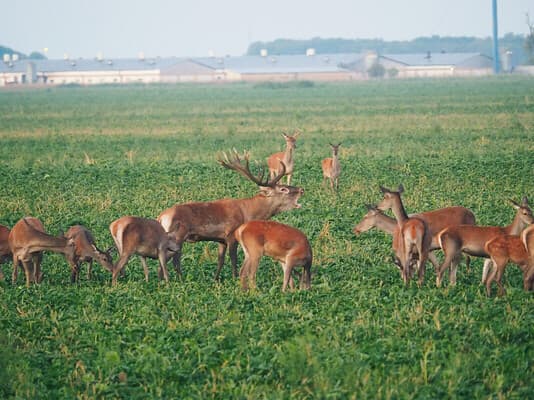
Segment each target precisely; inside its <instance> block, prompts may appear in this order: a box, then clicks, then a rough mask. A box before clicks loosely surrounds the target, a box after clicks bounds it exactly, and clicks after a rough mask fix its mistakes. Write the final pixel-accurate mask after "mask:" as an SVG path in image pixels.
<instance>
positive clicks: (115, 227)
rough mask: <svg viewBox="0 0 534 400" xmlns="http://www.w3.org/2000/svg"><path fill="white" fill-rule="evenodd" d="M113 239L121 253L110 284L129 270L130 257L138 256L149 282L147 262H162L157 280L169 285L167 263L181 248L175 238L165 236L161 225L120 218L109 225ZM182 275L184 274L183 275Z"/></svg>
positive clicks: (149, 220)
mask: <svg viewBox="0 0 534 400" xmlns="http://www.w3.org/2000/svg"><path fill="white" fill-rule="evenodd" d="M109 230H110V232H111V236H112V237H113V240H114V242H115V245H116V246H117V251H118V252H119V260H118V261H117V263H116V264H115V266H114V267H113V271H112V279H111V282H112V284H113V285H115V284H116V283H117V276H118V275H119V273H121V271H122V270H123V269H124V267H125V266H126V263H127V262H128V260H129V259H130V257H131V256H132V255H134V254H137V255H139V256H140V257H141V264H143V270H144V273H145V281H146V282H148V274H149V271H148V264H147V261H146V258H147V257H148V258H153V259H157V260H159V268H158V276H159V278H160V279H161V277H162V276H163V278H164V279H165V281H166V282H168V281H169V273H168V271H167V261H168V260H169V258H170V257H171V255H173V254H174V253H175V252H176V251H177V250H178V248H179V246H178V245H177V244H176V242H175V240H174V235H172V234H169V233H167V232H165V230H164V229H163V227H162V226H161V225H160V223H159V222H158V221H156V220H154V219H147V218H140V217H131V216H126V217H121V218H119V219H117V220H115V221H113V222H112V223H111V224H110V225H109ZM180 274H181V273H180Z"/></svg>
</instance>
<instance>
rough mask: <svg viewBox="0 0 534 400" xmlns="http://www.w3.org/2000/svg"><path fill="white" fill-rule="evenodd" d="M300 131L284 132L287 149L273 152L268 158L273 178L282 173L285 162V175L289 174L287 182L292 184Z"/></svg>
mask: <svg viewBox="0 0 534 400" xmlns="http://www.w3.org/2000/svg"><path fill="white" fill-rule="evenodd" d="M300 133H301V132H300V131H299V130H298V129H295V132H294V133H293V135H292V136H290V135H288V134H287V133H285V132H283V133H282V135H283V136H284V139H285V141H286V149H285V150H284V151H281V152H278V153H274V154H271V155H270V156H269V157H268V158H267V165H268V166H269V174H270V177H271V179H273V178H274V177H275V176H276V175H278V174H279V173H280V171H281V170H282V163H283V164H284V170H285V175H287V184H288V185H291V177H292V176H293V168H294V154H293V153H294V151H295V149H296V148H297V137H298V136H299V135H300Z"/></svg>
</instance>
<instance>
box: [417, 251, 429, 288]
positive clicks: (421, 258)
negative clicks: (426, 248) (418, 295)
mask: <svg viewBox="0 0 534 400" xmlns="http://www.w3.org/2000/svg"><path fill="white" fill-rule="evenodd" d="M427 258H428V254H425V252H423V251H421V253H419V261H418V263H419V271H418V276H419V281H418V283H419V287H421V286H423V283H424V280H425V271H426V260H427Z"/></svg>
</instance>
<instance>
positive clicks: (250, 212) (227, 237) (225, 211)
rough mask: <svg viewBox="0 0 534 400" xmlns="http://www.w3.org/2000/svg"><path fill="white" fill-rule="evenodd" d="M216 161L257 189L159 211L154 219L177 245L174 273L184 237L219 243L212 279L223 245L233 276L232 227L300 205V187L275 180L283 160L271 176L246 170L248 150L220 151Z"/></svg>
mask: <svg viewBox="0 0 534 400" xmlns="http://www.w3.org/2000/svg"><path fill="white" fill-rule="evenodd" d="M218 161H219V163H220V164H221V165H222V166H223V167H225V168H228V169H231V170H234V171H236V172H237V173H239V174H241V175H242V176H244V177H245V178H247V179H248V180H250V181H251V182H253V183H255V184H256V185H257V186H258V187H259V190H260V191H259V193H258V194H256V195H255V196H253V197H251V198H245V199H221V200H214V201H208V202H195V203H185V204H176V205H174V206H172V207H170V208H168V209H166V210H165V211H163V212H162V213H161V214H160V215H159V216H158V221H159V222H160V223H161V225H162V226H163V228H164V229H165V231H167V232H172V233H173V234H174V235H175V239H176V243H177V244H178V247H179V249H178V250H177V252H176V255H175V256H174V259H173V261H174V265H175V268H176V269H177V273H179V271H180V257H181V251H182V244H183V243H184V242H185V241H187V242H199V241H213V242H218V243H219V254H218V262H217V272H216V273H215V279H216V280H218V279H219V277H220V273H221V269H222V267H223V264H224V257H225V255H226V249H227V248H229V253H230V261H231V263H232V273H233V276H234V278H235V277H237V244H238V243H237V241H236V239H235V236H234V231H235V230H236V229H237V228H238V227H239V226H240V225H242V224H244V223H245V222H248V221H251V220H257V219H260V220H266V219H269V218H271V217H272V216H273V215H276V214H278V213H280V212H283V211H288V210H292V209H294V208H300V207H301V205H300V204H299V203H298V200H299V198H300V197H301V196H302V194H303V193H304V189H302V188H300V187H295V186H289V185H280V184H278V182H279V181H280V179H282V177H283V176H284V175H285V165H284V163H283V162H282V169H281V171H280V172H279V173H278V174H277V175H276V176H275V177H274V178H270V179H264V175H265V173H264V172H263V171H261V172H260V174H258V176H255V175H254V174H253V173H252V172H251V171H250V167H249V154H248V153H245V155H244V156H243V157H242V156H240V155H239V154H238V153H237V152H234V154H233V157H232V159H230V158H229V157H228V156H227V155H226V154H223V158H220V159H219V160H218Z"/></svg>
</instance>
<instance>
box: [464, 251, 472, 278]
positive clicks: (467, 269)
mask: <svg viewBox="0 0 534 400" xmlns="http://www.w3.org/2000/svg"><path fill="white" fill-rule="evenodd" d="M465 272H467V273H468V274H470V273H471V257H469V256H468V255H467V254H466V255H465Z"/></svg>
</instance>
